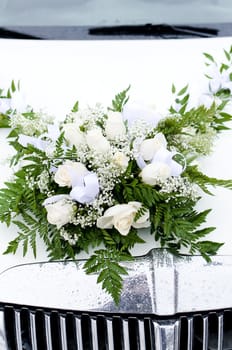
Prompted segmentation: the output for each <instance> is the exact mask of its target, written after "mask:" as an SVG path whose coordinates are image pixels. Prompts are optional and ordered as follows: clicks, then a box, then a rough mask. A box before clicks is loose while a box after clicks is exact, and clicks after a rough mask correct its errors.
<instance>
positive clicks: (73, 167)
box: [54, 160, 88, 187]
mask: <svg viewBox="0 0 232 350" xmlns="http://www.w3.org/2000/svg"><path fill="white" fill-rule="evenodd" d="M87 173H88V170H87V169H86V167H85V166H84V164H82V163H80V162H72V161H70V160H66V161H65V163H64V164H62V165H60V166H59V167H58V169H57V172H56V173H55V177H54V180H55V182H56V183H57V184H58V185H59V186H61V187H65V186H67V187H71V186H72V185H74V184H75V185H76V184H78V182H80V181H81V179H82V178H83V176H85V175H86V174H87Z"/></svg>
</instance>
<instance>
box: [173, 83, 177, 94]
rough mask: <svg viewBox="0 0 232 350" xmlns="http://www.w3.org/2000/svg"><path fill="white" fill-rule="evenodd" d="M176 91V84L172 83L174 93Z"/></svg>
mask: <svg viewBox="0 0 232 350" xmlns="http://www.w3.org/2000/svg"><path fill="white" fill-rule="evenodd" d="M175 92H176V87H175V85H174V84H172V93H173V94H175Z"/></svg>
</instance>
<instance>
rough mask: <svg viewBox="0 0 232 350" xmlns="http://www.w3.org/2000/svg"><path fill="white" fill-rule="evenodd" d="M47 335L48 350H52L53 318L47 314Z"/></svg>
mask: <svg viewBox="0 0 232 350" xmlns="http://www.w3.org/2000/svg"><path fill="white" fill-rule="evenodd" d="M45 334H46V346H47V350H53V349H52V332H51V318H50V315H48V314H45Z"/></svg>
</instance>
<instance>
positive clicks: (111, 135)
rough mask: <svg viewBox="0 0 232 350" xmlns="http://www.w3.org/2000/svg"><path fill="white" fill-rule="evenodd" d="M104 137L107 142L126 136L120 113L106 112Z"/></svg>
mask: <svg viewBox="0 0 232 350" xmlns="http://www.w3.org/2000/svg"><path fill="white" fill-rule="evenodd" d="M105 132H106V137H107V138H108V139H109V140H116V139H117V138H119V137H121V136H124V135H125V134H126V127H125V124H124V122H123V119H122V114H121V113H120V112H112V111H111V112H108V119H107V120H106V125H105Z"/></svg>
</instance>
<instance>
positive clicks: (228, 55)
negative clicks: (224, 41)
mask: <svg viewBox="0 0 232 350" xmlns="http://www.w3.org/2000/svg"><path fill="white" fill-rule="evenodd" d="M224 54H225V56H226V58H227V60H228V61H230V53H229V52H228V51H226V50H224Z"/></svg>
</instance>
